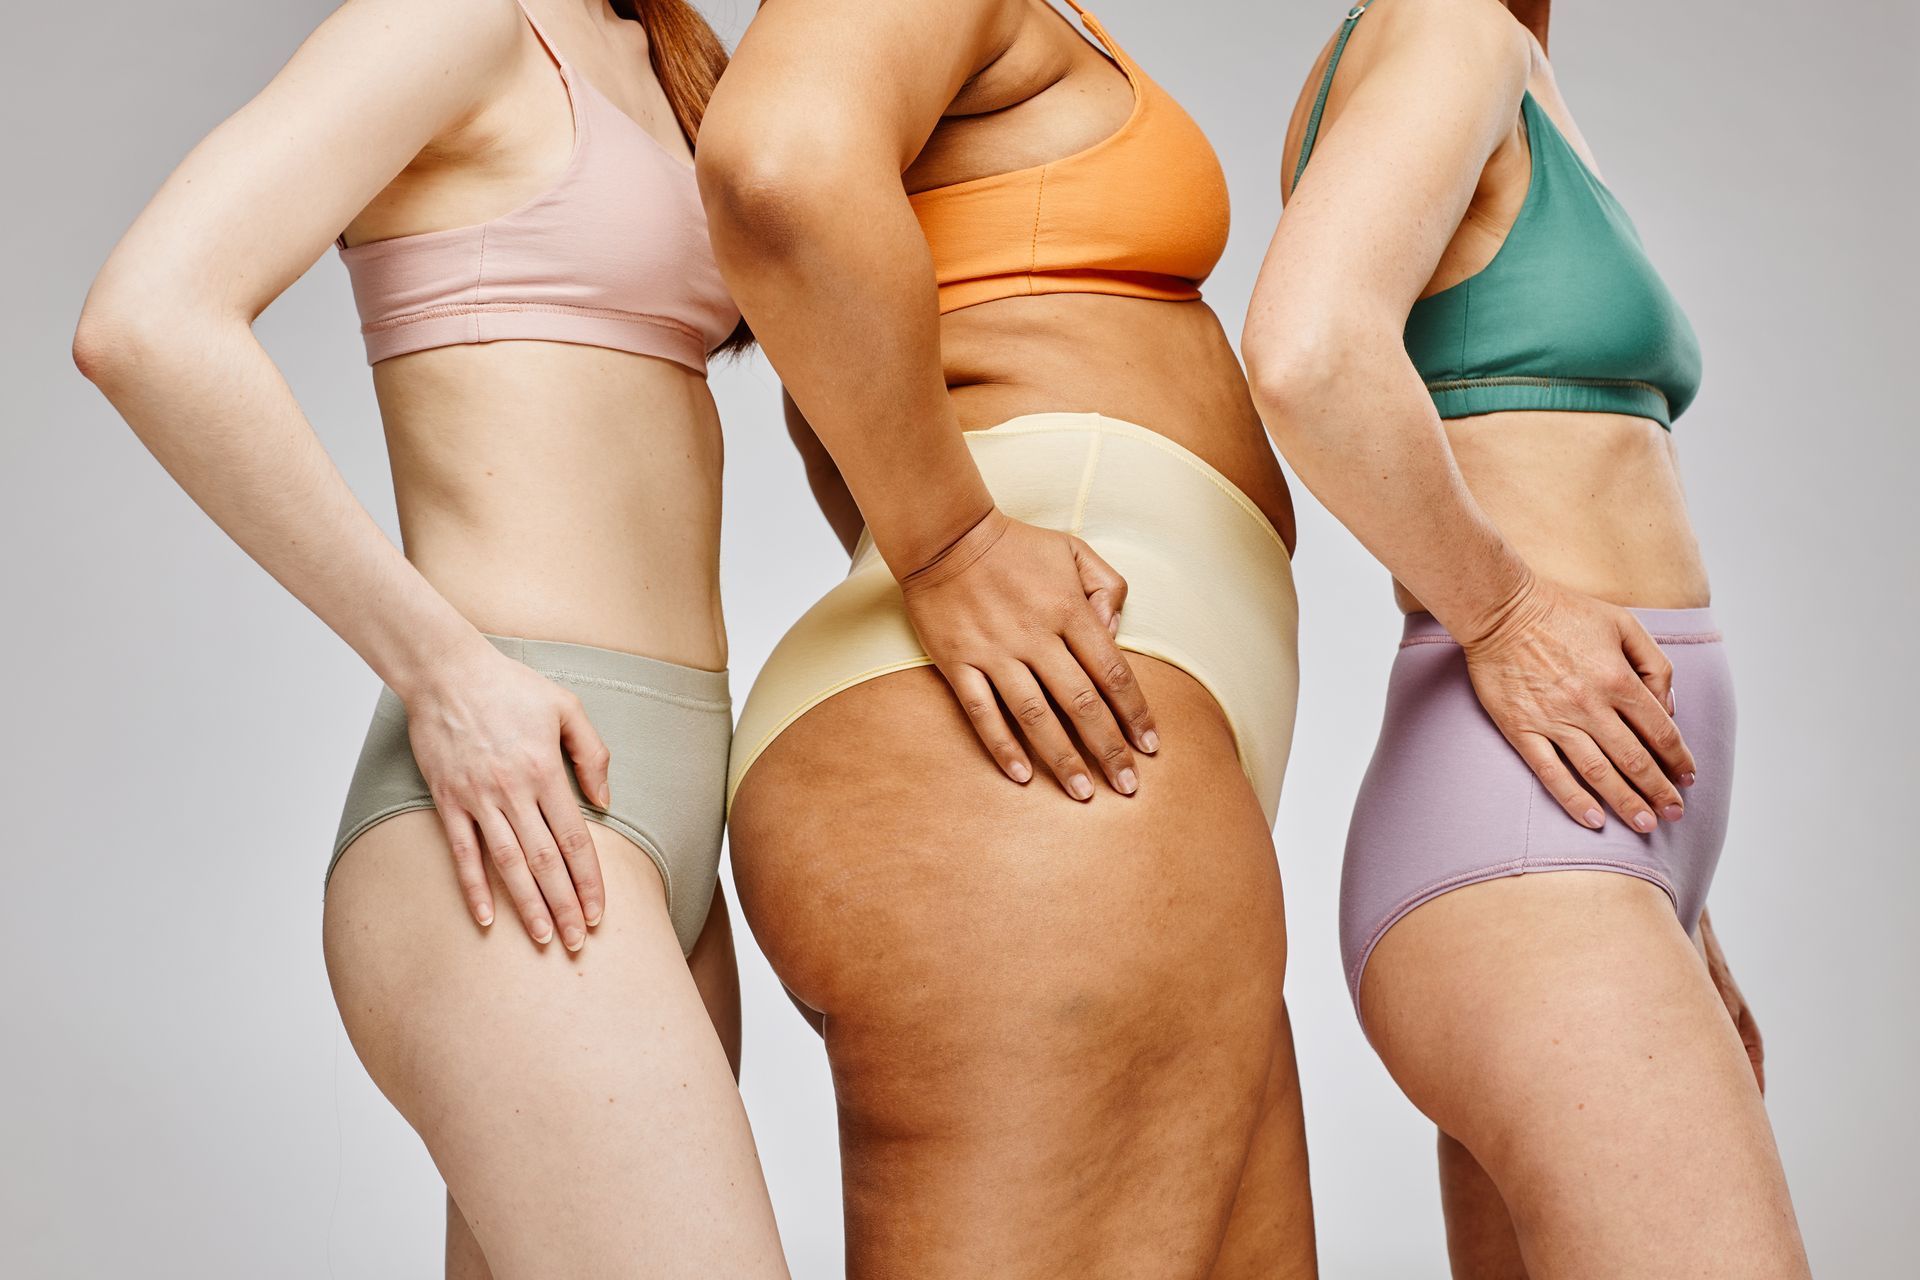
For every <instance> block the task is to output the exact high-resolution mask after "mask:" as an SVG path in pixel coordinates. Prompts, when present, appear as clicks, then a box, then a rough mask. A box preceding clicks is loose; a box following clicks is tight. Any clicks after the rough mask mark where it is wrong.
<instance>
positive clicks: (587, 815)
mask: <svg viewBox="0 0 1920 1280" xmlns="http://www.w3.org/2000/svg"><path fill="white" fill-rule="evenodd" d="M439 807H440V806H439V805H437V804H435V803H434V801H433V798H432V797H431V796H428V797H425V798H422V799H415V800H406V801H402V802H401V803H399V804H391V805H388V806H387V807H386V808H384V809H381V810H379V811H377V812H375V813H373V814H371V815H369V816H368V817H366V818H365V819H363V820H361V821H360V822H358V823H356V824H354V828H353V830H352V831H350V832H348V833H347V835H346V836H345V837H344V838H343V839H341V840H339V841H337V842H336V844H335V847H334V851H333V859H332V861H330V862H328V863H327V874H326V876H325V877H324V878H323V880H322V881H321V896H322V898H324V897H325V896H326V886H327V885H330V884H331V883H332V882H333V872H334V868H336V867H338V866H339V865H340V859H341V857H342V856H343V855H345V853H346V852H347V850H348V849H351V848H352V847H353V846H354V844H355V843H356V842H357V841H358V840H359V839H360V837H362V836H364V835H366V834H367V832H369V831H371V830H373V829H374V828H375V827H377V826H379V825H380V824H381V823H383V822H386V821H388V820H389V819H391V818H397V817H399V816H400V815H401V814H403V813H418V812H423V811H425V810H428V809H433V810H437V809H439ZM578 807H579V810H580V816H581V817H582V818H583V819H585V820H586V821H588V822H596V823H599V824H600V825H601V826H603V827H605V828H607V830H609V831H612V832H613V833H615V834H616V835H619V836H622V837H624V838H625V839H626V840H627V841H628V842H629V843H631V844H632V845H633V846H634V847H635V848H637V849H639V850H640V852H641V853H643V854H645V855H646V856H647V859H648V860H649V861H650V862H652V863H653V865H654V869H655V870H657V871H658V872H659V873H660V887H661V889H662V890H663V891H664V893H665V894H666V901H667V916H668V918H669V919H671V918H672V916H673V893H674V889H673V867H672V866H671V865H670V864H669V863H668V861H667V855H666V854H665V853H664V852H663V851H662V850H661V848H660V845H659V843H658V842H657V841H656V840H654V838H653V837H652V836H650V835H648V834H647V833H646V832H645V831H643V830H641V829H640V828H639V827H638V826H636V825H635V824H634V823H633V822H632V821H630V820H629V819H626V818H622V817H620V816H618V815H617V814H614V813H611V812H609V811H608V810H605V809H600V808H597V807H594V806H592V805H588V804H585V803H580V804H579V805H578ZM675 932H676V933H677V932H678V930H676V931H675ZM682 950H683V951H685V950H687V949H686V948H683V949H682Z"/></svg>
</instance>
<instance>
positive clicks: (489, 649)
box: [379, 614, 499, 703]
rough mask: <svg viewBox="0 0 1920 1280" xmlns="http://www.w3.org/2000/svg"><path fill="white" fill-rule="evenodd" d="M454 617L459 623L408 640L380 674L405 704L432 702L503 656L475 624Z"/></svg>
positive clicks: (456, 616)
mask: <svg viewBox="0 0 1920 1280" xmlns="http://www.w3.org/2000/svg"><path fill="white" fill-rule="evenodd" d="M454 617H455V619H456V620H457V622H456V623H449V624H446V625H444V626H442V627H438V628H435V629H434V630H432V631H430V632H424V633H421V634H417V635H414V636H411V637H408V638H407V640H406V642H405V643H404V645H403V646H402V647H401V648H400V649H399V651H398V653H397V656H396V657H395V658H394V660H393V661H391V662H390V663H387V664H384V669H382V670H380V672H379V674H380V678H381V679H382V680H383V681H385V682H386V685H387V687H388V688H389V689H392V690H393V691H394V693H395V694H396V695H397V696H398V697H399V699H400V701H401V702H403V703H411V702H412V701H413V700H414V699H416V698H422V697H429V698H430V697H432V696H434V694H435V693H436V692H437V691H440V690H444V689H448V688H451V687H453V686H455V685H458V684H461V683H464V682H465V681H466V680H468V679H469V678H470V673H471V672H473V671H474V670H475V669H476V668H478V667H479V666H481V665H482V664H483V663H485V662H486V661H487V660H488V659H490V658H494V657H497V656H498V655H499V651H498V650H496V649H495V648H494V647H493V645H492V644H490V643H488V641H487V638H486V637H485V636H483V635H481V634H480V632H479V630H478V629H477V628H475V627H474V625H473V624H472V623H470V622H468V621H467V620H466V619H465V618H461V617H459V615H458V614H455V615H454Z"/></svg>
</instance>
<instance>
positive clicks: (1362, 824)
mask: <svg viewBox="0 0 1920 1280" xmlns="http://www.w3.org/2000/svg"><path fill="white" fill-rule="evenodd" d="M1633 612H1634V613H1635V614H1636V615H1637V616H1638V617H1639V618H1640V620H1641V622H1642V623H1643V624H1644V625H1645V626H1646V628H1647V630H1648V631H1649V632H1650V633H1651V634H1652V636H1653V638H1654V640H1655V642H1656V643H1658V644H1659V646H1660V648H1661V651H1662V652H1664V653H1665V654H1666V655H1667V657H1668V659H1669V660H1671V661H1672V663H1673V695H1674V707H1675V713H1674V720H1675V723H1676V724H1678V725H1679V728H1680V732H1681V733H1682V734H1683V735H1684V736H1685V738H1686V741H1687V746H1688V747H1689V749H1691V750H1692V752H1693V756H1694V760H1695V762H1696V764H1697V766H1698V780H1697V782H1696V783H1695V784H1694V785H1693V786H1692V787H1690V788H1689V789H1688V790H1687V792H1686V816H1685V817H1684V818H1682V819H1681V820H1680V821H1679V822H1677V823H1661V824H1660V826H1659V827H1657V828H1656V829H1655V830H1654V831H1653V832H1652V833H1650V834H1645V835H1643V834H1641V833H1640V832H1638V831H1635V830H1633V829H1632V828H1631V827H1629V826H1628V825H1627V824H1626V823H1624V822H1622V821H1620V820H1619V819H1618V818H1617V817H1609V819H1608V821H1607V822H1606V824H1605V825H1604V826H1603V827H1602V828H1601V829H1600V830H1598V831H1595V830H1591V829H1589V828H1587V827H1583V826H1581V825H1580V824H1579V823H1577V822H1575V821H1574V820H1573V819H1572V818H1570V817H1568V816H1567V814H1566V812H1565V811H1564V810H1563V809H1561V808H1560V806H1559V804H1558V803H1557V802H1556V801H1555V800H1554V798H1553V796H1552V795H1551V794H1550V793H1549V792H1548V791H1547V789H1546V788H1545V787H1544V786H1543V785H1542V784H1541V783H1540V781H1539V780H1538V779H1537V778H1536V777H1534V775H1533V772H1532V770H1530V769H1528V768H1527V766H1526V763H1525V762H1524V761H1523V760H1521V758H1520V756H1519V755H1518V753H1516V752H1515V751H1514V749H1513V748H1512V747H1511V746H1510V745H1508V743H1507V741H1506V739H1505V738H1504V737H1502V736H1501V733H1500V731H1499V729H1498V728H1496V727H1495V725H1494V723H1493V721H1492V719H1491V718H1490V717H1488V715H1487V713H1486V711H1485V710H1484V709H1483V708H1482V707H1481V705H1480V700H1479V698H1478V697H1477V696H1476V695H1475V693H1474V690H1473V684H1472V681H1471V680H1470V679H1469V678H1468V675H1467V664H1466V656H1465V654H1464V653H1463V651H1462V650H1461V648H1460V646H1459V645H1458V644H1457V643H1456V642H1455V641H1454V640H1453V638H1452V637H1451V636H1449V635H1448V634H1447V633H1446V631H1445V629H1444V628H1442V627H1441V626H1440V624H1439V623H1438V622H1437V621H1435V620H1434V618H1433V617H1432V616H1431V615H1429V614H1424V613H1416V614H1411V615H1409V616H1408V618H1407V621H1406V629H1405V633H1404V635H1403V638H1402V640H1401V642H1400V650H1399V653H1398V655H1397V656H1396V657H1395V659H1394V664H1393V673H1392V676H1391V677H1390V679H1389V681H1388V684H1387V708H1386V716H1385V719H1384V720H1383V722H1382V724H1381V727H1380V740H1379V743H1378V745H1377V746H1376V747H1375V749H1374V754H1373V760H1372V762H1371V763H1370V764H1369V765H1368V767H1367V773H1366V778H1365V780H1364V781H1363V782H1362V783H1361V786H1360V793H1359V797H1358V799H1357V800H1356V802H1355V804H1354V811H1353V821H1352V824H1351V826H1350V827H1349V828H1348V832H1347V852H1346V864H1345V868H1344V870H1343V872H1342V875H1341V883H1340V946H1341V952H1342V957H1343V960H1344V962H1345V969H1346V975H1347V985H1348V988H1349V990H1350V992H1351V994H1352V996H1353V1000H1354V1008H1355V1010H1356V1011H1357V1010H1358V1009H1359V1007H1360V982H1361V978H1362V976H1363V974H1364V973H1365V970H1366V963H1367V958H1368V957H1369V956H1370V955H1371V954H1372V953H1373V949H1374V947H1375V946H1376V945H1378V944H1379V942H1380V939H1381V938H1382V937H1384V936H1385V935H1386V933H1387V931H1388V930H1389V929H1391V928H1392V927H1393V926H1394V925H1395V924H1396V923H1397V922H1399V921H1400V920H1402V919H1404V918H1405V917H1406V915H1407V914H1408V913H1409V912H1411V911H1413V910H1414V909H1415V908H1417V907H1418V906H1420V905H1421V904H1422V903H1424V902H1428V901H1431V900H1432V899H1434V898H1436V897H1438V896H1440V895H1441V894H1444V893H1446V892H1448V891H1449V890H1452V889H1458V888H1461V887H1463V886H1465V885H1470V884H1476V883H1479V882H1482V881H1485V880H1491V879H1494V878H1496V877H1499V876H1509V875H1526V874H1530V873H1536V872H1543V871H1566V870H1583V871H1612V872H1618V873H1620V874H1622V875H1631V876H1637V877H1639V878H1641V879H1644V880H1648V881H1651V882H1652V883H1653V884H1655V885H1658V886H1659V887H1660V888H1661V889H1662V890H1664V891H1665V892H1666V894H1667V897H1668V898H1669V899H1670V900H1671V901H1672V903H1673V908H1674V912H1675V914H1676V915H1677V916H1678V917H1679V919H1680V922H1681V924H1682V925H1683V926H1684V927H1686V928H1687V929H1688V930H1689V931H1691V929H1692V928H1693V925H1694V922H1695V921H1696V920H1698V919H1699V916H1700V910H1701V908H1702V907H1704V906H1705V905H1706V900H1707V890H1708V888H1709V887H1710V886H1711V885H1712V883H1713V874H1714V870H1715V868H1716V867H1717V866H1718V864H1719V861H1720V850H1721V846H1722V845H1723V844H1724V843H1725V840H1726V830H1727V816H1728V808H1729V804H1730V801H1731V798H1732V794H1733V756H1734V721H1735V713H1734V698H1733V678H1732V673H1731V671H1730V669H1729V667H1728V665H1727V656H1726V646H1725V644H1724V642H1723V641H1722V638H1721V635H1720V631H1719V629H1718V628H1717V626H1716V625H1715V623H1714V620H1713V615H1712V613H1711V611H1709V610H1707V609H1636V610H1634V611H1633Z"/></svg>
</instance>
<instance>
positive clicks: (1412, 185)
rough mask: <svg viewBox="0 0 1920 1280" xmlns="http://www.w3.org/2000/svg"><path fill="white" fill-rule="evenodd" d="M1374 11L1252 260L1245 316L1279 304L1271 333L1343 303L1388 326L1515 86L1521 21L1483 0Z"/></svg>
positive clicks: (1445, 237)
mask: <svg viewBox="0 0 1920 1280" xmlns="http://www.w3.org/2000/svg"><path fill="white" fill-rule="evenodd" d="M1376 18H1378V19H1380V21H1379V24H1378V26H1377V28H1376V29H1375V30H1373V31H1372V32H1370V33H1369V36H1370V47H1368V49H1367V51H1366V56H1365V61H1364V66H1362V67H1356V68H1352V70H1353V71H1354V72H1357V73H1358V74H1357V75H1356V76H1355V78H1354V79H1353V80H1352V81H1351V82H1350V83H1349V85H1348V86H1347V87H1346V89H1345V92H1344V95H1343V97H1342V98H1341V99H1340V100H1339V101H1338V103H1337V109H1336V108H1335V104H1333V103H1331V102H1330V105H1329V109H1328V111H1327V113H1326V115H1325V116H1324V117H1323V119H1322V121H1321V125H1320V134H1319V138H1318V140H1317V142H1316V144H1315V146H1314V149H1313V153H1312V158H1311V160H1310V161H1309V163H1308V165H1307V167H1306V171H1305V172H1304V173H1303V174H1302V175H1301V177H1300V181H1299V184H1298V186H1297V187H1296V188H1295V189H1294V190H1293V192H1292V193H1291V195H1290V197H1289V199H1288V201H1287V206H1286V213H1285V216H1283V217H1282V218H1281V219H1280V227H1279V230H1278V231H1277V232H1276V233H1275V235H1274V241H1273V246H1272V249H1271V250H1270V251H1269V253H1268V257H1267V264H1266V266H1265V267H1264V268H1263V269H1262V272H1261V277H1262V278H1261V285H1260V287H1259V288H1258V289H1257V290H1256V295H1255V304H1254V308H1255V315H1254V317H1253V319H1255V320H1270V321H1279V320H1280V317H1282V316H1284V320H1283V321H1280V322H1279V323H1276V324H1275V326H1274V327H1275V330H1276V331H1281V332H1296V331H1299V330H1301V328H1302V327H1303V326H1304V328H1305V329H1306V330H1312V329H1313V328H1315V327H1318V325H1319V324H1320V323H1323V322H1324V320H1325V319H1326V317H1328V316H1339V315H1343V314H1344V315H1345V316H1346V317H1347V318H1349V319H1351V320H1354V321H1356V322H1359V323H1369V324H1378V325H1383V326H1387V325H1390V326H1391V328H1392V331H1393V333H1394V334H1396V335H1397V334H1398V332H1399V328H1400V326H1401V325H1403V324H1404V323H1405V320H1406V316H1407V313H1408V311H1409V310H1410V309H1411V308H1412V306H1413V303H1414V300H1415V299H1416V298H1418V297H1419V295H1420V292H1421V290H1422V289H1423V288H1425V286H1426V284H1427V282H1428V280H1429V279H1431V278H1432V276H1433V273H1434V269H1435V267H1436V265H1437V264H1438V263H1439V261H1440V257H1441V254H1442V253H1443V252H1445V250H1446V247H1447V245H1448V243H1449V242H1450V241H1451V240H1452V238H1453V235H1454V232H1455V231H1456V230H1457V229H1458V227H1459V225H1460V221H1461V219H1462V218H1463V217H1464V216H1465V214H1466V210H1467V206H1468V203H1469V201H1470V200H1471V199H1472V197H1473V193H1474V190H1475V188H1476V187H1477V186H1478V184H1479V181H1480V175H1481V171H1482V170H1483V169H1484V168H1485V166H1486V163H1487V160H1488V158H1489V157H1490V156H1491V155H1492V154H1493V151H1494V149H1495V148H1496V147H1497V146H1498V145H1499V143H1500V140H1501V139H1502V138H1503V137H1504V136H1505V134H1506V132H1507V131H1508V130H1510V129H1511V128H1512V126H1513V122H1514V119H1515V116H1516V115H1517V113H1518V111H1519V107H1520V99H1521V96H1522V94H1523V93H1524V92H1525V90H1526V83H1527V73H1528V68H1529V62H1530V48H1529V45H1528V42H1527V37H1526V32H1525V30H1524V29H1523V28H1521V27H1520V26H1519V24H1518V23H1516V22H1514V21H1513V20H1512V18H1511V17H1510V16H1509V15H1508V14H1507V13H1506V12H1505V10H1504V9H1503V8H1502V7H1501V6H1500V5H1498V4H1496V3H1492V0H1418V2H1413V0H1408V2H1406V3H1401V4H1396V5H1393V6H1391V7H1389V6H1384V5H1383V6H1379V7H1378V8H1377V9H1376V10H1374V11H1370V12H1369V14H1368V18H1367V19H1366V20H1363V21H1372V20H1374V19H1376ZM1356 30H1357V29H1356ZM1354 43H1356V44H1357V43H1358V41H1357V39H1356V41H1355V42H1354ZM1347 70H1348V68H1347V66H1346V65H1345V63H1344V62H1343V64H1342V71H1343V72H1345V71H1347ZM1318 83H1319V81H1318V73H1316V76H1315V79H1314V81H1313V83H1312V84H1311V85H1310V86H1309V90H1310V91H1312V90H1317V88H1318ZM1293 160H1294V156H1293V155H1289V157H1288V169H1289V170H1291V168H1292V164H1293Z"/></svg>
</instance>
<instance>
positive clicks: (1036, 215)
mask: <svg viewBox="0 0 1920 1280" xmlns="http://www.w3.org/2000/svg"><path fill="white" fill-rule="evenodd" d="M1050 168H1052V166H1051V165H1041V166H1040V181H1039V182H1038V183H1036V184H1035V185H1034V192H1033V238H1032V239H1031V240H1030V241H1029V242H1028V244H1027V294H1028V296H1029V297H1031V296H1032V295H1033V293H1034V276H1035V274H1036V273H1037V272H1038V271H1039V270H1040V218H1041V214H1042V213H1043V211H1044V210H1045V208H1046V203H1047V170H1048V169H1050Z"/></svg>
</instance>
